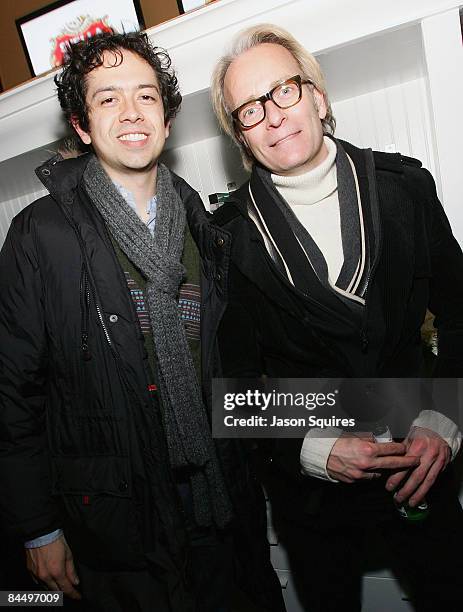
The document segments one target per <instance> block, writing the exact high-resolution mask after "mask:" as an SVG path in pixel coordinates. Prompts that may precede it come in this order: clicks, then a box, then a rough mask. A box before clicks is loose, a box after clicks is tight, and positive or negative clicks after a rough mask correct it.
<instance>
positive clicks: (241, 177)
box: [163, 136, 247, 205]
mask: <svg viewBox="0 0 463 612" xmlns="http://www.w3.org/2000/svg"><path fill="white" fill-rule="evenodd" d="M163 162H164V163H165V164H166V165H168V166H169V168H171V170H173V171H174V172H176V173H177V174H179V175H180V176H182V177H183V178H184V179H185V180H186V181H187V182H188V183H190V185H191V186H192V187H194V188H195V189H196V190H197V191H199V192H200V193H201V197H202V198H203V202H204V203H205V204H206V205H207V204H208V198H207V196H208V194H210V193H216V192H223V191H226V190H227V183H229V182H231V181H234V182H235V183H236V185H237V186H239V185H240V184H241V183H242V182H243V181H245V180H246V177H247V175H246V173H245V171H244V170H243V168H242V166H241V159H240V155H239V152H238V149H237V147H235V146H234V145H233V144H232V143H231V142H230V140H229V139H228V138H227V137H225V136H216V137H214V138H208V139H207V140H202V141H199V142H195V143H194V144H190V145H186V146H183V147H178V148H176V149H170V150H169V151H167V152H166V153H165V154H164V156H163Z"/></svg>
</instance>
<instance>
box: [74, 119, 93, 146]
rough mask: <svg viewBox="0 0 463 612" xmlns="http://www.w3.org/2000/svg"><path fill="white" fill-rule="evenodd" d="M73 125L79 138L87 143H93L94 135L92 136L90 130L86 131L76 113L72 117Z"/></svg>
mask: <svg viewBox="0 0 463 612" xmlns="http://www.w3.org/2000/svg"><path fill="white" fill-rule="evenodd" d="M71 125H72V127H73V128H74V129H75V131H76V132H77V134H78V135H79V138H80V139H81V140H82V142H83V143H84V144H86V145H89V144H92V137H91V136H90V132H85V131H84V130H83V129H82V128H81V127H80V123H79V120H78V119H77V117H76V116H75V115H73V116H72V117H71Z"/></svg>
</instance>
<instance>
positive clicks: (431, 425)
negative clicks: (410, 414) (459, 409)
mask: <svg viewBox="0 0 463 612" xmlns="http://www.w3.org/2000/svg"><path fill="white" fill-rule="evenodd" d="M412 427H425V428H426V429H431V430H432V431H434V432H435V433H437V434H439V435H440V437H441V438H444V440H445V441H446V442H447V444H448V445H449V446H450V450H451V451H452V460H453V459H455V456H456V455H457V453H458V451H459V450H460V446H461V431H460V430H459V429H458V426H457V425H456V424H455V423H454V422H453V421H452V420H451V419H449V418H448V417H446V416H445V414H442V413H441V412H437V410H422V411H421V412H420V414H419V415H418V416H417V417H416V419H415V420H414V421H413V423H412Z"/></svg>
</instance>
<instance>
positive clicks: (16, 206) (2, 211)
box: [0, 188, 48, 247]
mask: <svg viewBox="0 0 463 612" xmlns="http://www.w3.org/2000/svg"><path fill="white" fill-rule="evenodd" d="M47 193H48V192H47V190H46V189H45V188H43V189H40V190H38V191H34V192H32V193H27V194H25V195H22V196H20V197H18V198H13V199H12V200H7V201H6V202H5V201H4V202H1V203H0V247H1V246H2V244H3V242H4V240H5V238H6V235H7V232H8V228H9V227H10V223H11V220H12V219H13V217H14V216H16V215H17V214H18V212H20V211H21V210H22V209H23V208H25V207H26V206H28V205H29V204H30V203H31V202H33V201H34V200H36V199H37V198H41V197H42V196H44V195H46V194H47Z"/></svg>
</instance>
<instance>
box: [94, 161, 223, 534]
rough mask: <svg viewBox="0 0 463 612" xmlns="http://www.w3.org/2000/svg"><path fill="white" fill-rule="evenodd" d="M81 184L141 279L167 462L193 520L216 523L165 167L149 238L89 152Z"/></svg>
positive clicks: (218, 495)
mask: <svg viewBox="0 0 463 612" xmlns="http://www.w3.org/2000/svg"><path fill="white" fill-rule="evenodd" d="M84 185H85V189H86V191H87V194H88V195H89V197H90V199H91V200H92V202H93V204H94V205H95V207H96V208H97V209H98V211H99V212H100V214H101V216H102V217H103V219H104V221H105V223H106V225H107V227H108V229H109V231H110V233H111V235H112V236H113V238H114V239H115V240H116V241H117V243H118V244H119V246H120V248H121V249H122V251H123V252H124V253H125V254H126V255H127V257H128V258H129V259H130V261H131V262H132V263H133V264H135V265H136V266H137V268H138V269H139V270H140V271H141V272H142V274H143V275H144V276H145V278H146V279H147V283H146V298H147V302H148V307H149V314H150V320H151V327H152V331H153V340H154V346H155V350H156V358H157V366H158V376H159V386H160V392H161V399H162V402H161V405H162V416H163V422H164V428H165V433H166V438H167V446H168V449H169V457H170V462H171V467H172V468H173V469H184V468H187V473H188V474H189V475H190V483H191V489H192V494H193V507H194V512H195V519H196V521H197V523H198V524H199V525H203V526H206V525H211V524H212V523H214V524H215V525H216V526H218V527H224V526H225V525H226V524H227V523H229V522H230V520H231V506H230V502H229V497H228V494H227V491H226V487H225V483H224V480H223V476H222V473H221V470H220V466H219V463H218V459H217V455H216V451H215V447H214V442H213V440H212V438H211V434H210V426H209V422H208V418H207V414H206V409H205V406H204V404H203V402H202V399H201V391H200V386H199V383H198V379H197V376H196V372H195V368H194V364H193V360H192V357H191V353H190V348H189V345H188V341H187V338H186V334H185V328H184V326H183V323H182V321H181V319H180V316H179V309H178V304H177V296H178V291H179V286H180V284H181V282H182V280H183V278H184V275H185V268H184V267H183V265H182V263H181V257H182V252H183V246H184V236H185V226H186V214H185V208H184V206H183V203H182V201H181V199H180V197H179V195H178V194H177V192H176V191H175V188H174V186H173V184H172V178H171V175H170V172H169V170H168V169H167V168H166V167H165V166H164V165H162V164H159V165H158V168H157V190H156V199H157V208H156V225H155V229H154V235H153V236H152V235H151V233H150V231H149V229H148V228H147V226H146V225H145V224H144V223H143V222H142V221H141V219H140V218H139V216H138V215H137V213H136V212H135V211H134V210H133V209H132V208H131V207H130V206H129V204H127V202H126V201H125V199H124V198H123V197H122V195H121V194H120V193H119V191H118V190H117V189H116V187H115V186H114V184H113V183H112V181H111V179H110V178H109V177H108V175H107V174H106V172H105V171H104V170H103V168H102V167H101V165H100V163H99V162H98V160H97V158H96V157H95V156H92V157H91V159H90V161H89V162H88V165H87V167H86V169H85V172H84Z"/></svg>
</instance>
